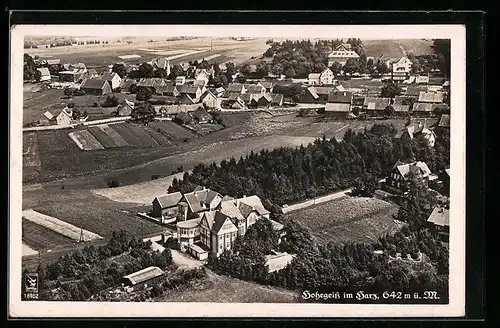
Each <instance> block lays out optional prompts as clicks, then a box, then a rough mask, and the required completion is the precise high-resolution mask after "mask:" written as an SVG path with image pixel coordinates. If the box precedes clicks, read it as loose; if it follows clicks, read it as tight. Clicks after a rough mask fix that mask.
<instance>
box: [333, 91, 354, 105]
mask: <svg viewBox="0 0 500 328" xmlns="http://www.w3.org/2000/svg"><path fill="white" fill-rule="evenodd" d="M328 102H331V103H345V104H350V103H351V102H352V92H349V91H343V92H340V91H330V93H329V94H328Z"/></svg>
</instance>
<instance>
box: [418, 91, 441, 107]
mask: <svg viewBox="0 0 500 328" xmlns="http://www.w3.org/2000/svg"><path fill="white" fill-rule="evenodd" d="M443 98H444V93H443V92H425V91H421V92H420V94H419V97H418V102H419V103H426V104H441V103H443Z"/></svg>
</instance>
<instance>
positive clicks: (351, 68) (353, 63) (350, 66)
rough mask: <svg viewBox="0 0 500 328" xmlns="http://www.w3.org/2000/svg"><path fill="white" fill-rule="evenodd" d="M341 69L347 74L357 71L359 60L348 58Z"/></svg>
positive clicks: (358, 69)
mask: <svg viewBox="0 0 500 328" xmlns="http://www.w3.org/2000/svg"><path fill="white" fill-rule="evenodd" d="M343 70H344V72H346V73H349V74H353V73H359V71H360V65H359V60H358V59H355V58H349V59H348V60H347V62H346V63H345V65H344V67H343Z"/></svg>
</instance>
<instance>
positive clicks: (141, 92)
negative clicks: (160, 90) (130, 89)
mask: <svg viewBox="0 0 500 328" xmlns="http://www.w3.org/2000/svg"><path fill="white" fill-rule="evenodd" d="M152 95H153V92H152V91H151V89H149V88H139V89H138V90H137V93H136V95H135V99H136V100H139V101H143V100H148V99H149V98H151V96H152Z"/></svg>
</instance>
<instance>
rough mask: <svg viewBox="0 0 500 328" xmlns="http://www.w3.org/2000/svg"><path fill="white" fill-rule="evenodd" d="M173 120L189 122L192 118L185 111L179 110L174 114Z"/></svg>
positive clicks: (183, 122) (182, 122)
mask: <svg viewBox="0 0 500 328" xmlns="http://www.w3.org/2000/svg"><path fill="white" fill-rule="evenodd" d="M175 120H176V121H179V122H181V124H189V123H191V122H192V121H193V118H192V117H191V115H189V114H188V113H187V112H180V113H178V114H177V115H175Z"/></svg>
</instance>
